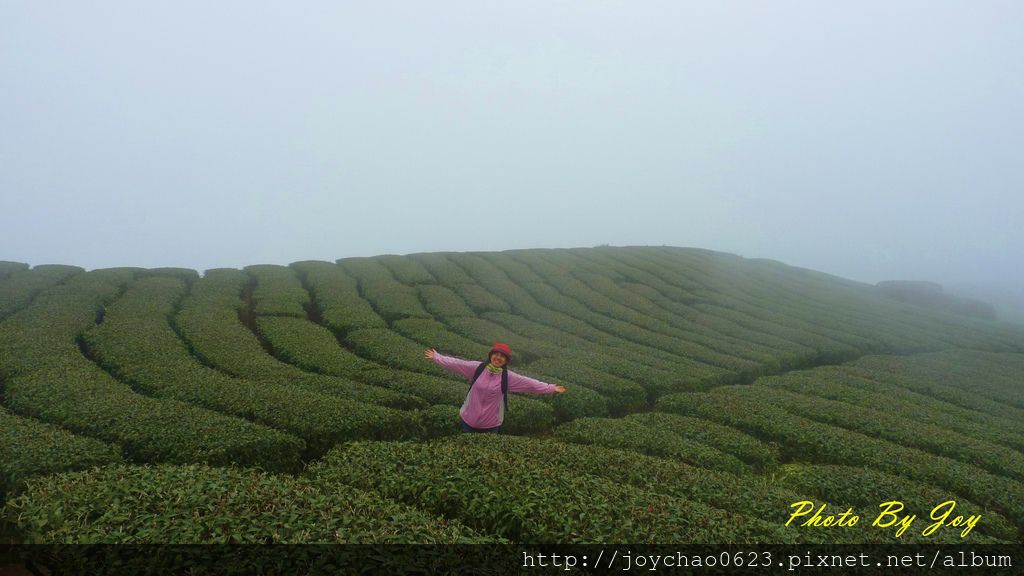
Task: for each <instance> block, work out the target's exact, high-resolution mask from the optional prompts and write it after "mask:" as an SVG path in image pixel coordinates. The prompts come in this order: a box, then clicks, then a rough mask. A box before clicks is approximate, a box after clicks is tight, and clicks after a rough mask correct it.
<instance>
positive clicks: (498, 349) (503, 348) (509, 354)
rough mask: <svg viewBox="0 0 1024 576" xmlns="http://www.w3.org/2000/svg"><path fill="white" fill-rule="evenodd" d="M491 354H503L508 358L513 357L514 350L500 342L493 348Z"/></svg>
mask: <svg viewBox="0 0 1024 576" xmlns="http://www.w3.org/2000/svg"><path fill="white" fill-rule="evenodd" d="M491 352H501V353H502V354H504V355H505V356H506V357H508V358H511V357H512V349H511V348H509V347H508V344H505V343H504V342H498V343H496V344H495V345H494V346H491ZM488 355H490V352H488Z"/></svg>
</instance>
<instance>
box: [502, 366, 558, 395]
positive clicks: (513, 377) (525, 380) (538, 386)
mask: <svg viewBox="0 0 1024 576" xmlns="http://www.w3.org/2000/svg"><path fill="white" fill-rule="evenodd" d="M508 391H509V392H519V393H524V394H554V393H555V392H558V393H559V394H561V393H563V392H565V387H564V386H555V385H554V384H548V383H547V382H541V381H540V380H535V379H533V378H530V377H528V376H523V375H522V374H517V373H515V372H513V371H511V370H509V371H508Z"/></svg>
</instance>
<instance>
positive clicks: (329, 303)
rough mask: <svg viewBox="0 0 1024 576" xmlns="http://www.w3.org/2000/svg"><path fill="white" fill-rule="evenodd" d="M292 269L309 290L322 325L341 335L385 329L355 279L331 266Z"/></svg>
mask: <svg viewBox="0 0 1024 576" xmlns="http://www.w3.org/2000/svg"><path fill="white" fill-rule="evenodd" d="M291 267H292V268H293V269H294V270H296V271H297V272H298V274H299V278H300V279H301V280H302V282H303V283H304V285H305V286H306V287H307V288H308V289H309V293H310V295H311V296H312V298H313V304H314V306H315V307H316V311H317V314H318V315H319V317H320V319H321V321H322V322H323V323H324V325H326V326H327V327H329V328H330V329H331V330H333V331H335V332H337V333H338V334H346V333H348V332H349V331H350V330H355V329H359V328H383V327H384V326H385V323H384V319H383V318H381V317H380V315H378V314H377V313H376V312H375V311H374V310H373V307H372V306H370V303H369V302H367V301H366V300H365V299H364V298H363V297H362V296H360V295H359V285H358V283H357V282H356V280H355V279H354V278H352V277H351V276H349V275H348V274H346V273H345V272H344V271H343V270H342V269H341V268H340V267H338V266H337V265H336V264H332V263H330V262H318V261H303V262H294V263H292V264H291Z"/></svg>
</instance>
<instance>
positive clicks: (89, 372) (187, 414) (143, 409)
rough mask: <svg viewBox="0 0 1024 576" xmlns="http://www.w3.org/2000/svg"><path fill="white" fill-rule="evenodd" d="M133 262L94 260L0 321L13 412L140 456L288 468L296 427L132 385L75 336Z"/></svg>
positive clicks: (298, 443)
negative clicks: (108, 265)
mask: <svg viewBox="0 0 1024 576" xmlns="http://www.w3.org/2000/svg"><path fill="white" fill-rule="evenodd" d="M137 272H138V269H104V270H93V271H91V272H87V273H84V274H81V275H78V276H75V277H74V278H72V279H70V280H69V281H68V282H67V283H66V284H64V285H61V286H57V287H55V288H52V289H50V290H47V291H46V292H44V293H42V294H40V296H39V297H37V298H36V299H35V301H33V303H32V304H31V305H30V306H29V307H28V308H26V309H24V310H22V311H21V312H18V313H17V314H15V315H13V316H12V317H10V318H8V319H7V320H6V321H5V322H3V323H0V357H2V358H3V359H4V360H3V362H0V372H2V374H0V375H2V377H3V378H4V403H5V405H6V406H7V407H8V408H10V410H11V411H12V412H15V413H17V414H20V415H23V416H28V417H33V418H36V419H39V420H41V421H44V422H47V423H51V424H56V425H58V426H61V427H63V428H65V429H67V430H69V431H71V432H73V433H75V434H81V435H84V436H90V437H94V438H98V439H100V440H103V441H106V442H110V443H113V444H118V445H120V446H121V447H122V448H123V449H124V455H125V456H126V457H127V458H129V459H132V460H135V461H140V462H176V463H188V462H200V463H208V464H214V465H224V464H232V463H234V464H241V465H252V466H256V465H258V466H263V467H265V468H268V469H279V470H294V469H296V468H297V467H298V466H299V463H300V460H299V455H300V454H301V452H302V450H303V448H304V443H303V442H302V440H300V439H298V438H295V437H294V436H291V435H288V434H283V433H281V432H278V431H276V430H272V429H270V428H266V427H263V426H257V425H255V424H252V423H249V422H246V421H245V420H242V419H239V418H232V417H229V416H223V415H220V414H217V413H214V412H210V411H208V410H204V409H202V408H198V407H195V406H192V405H190V404H185V403H182V402H177V401H171V400H161V399H156V398H151V397H148V396H141V395H139V394H136V393H135V392H134V391H133V390H132V389H131V388H129V387H128V386H127V385H126V384H123V383H121V382H118V381H117V380H114V379H113V378H111V376H110V375H109V374H107V373H106V372H104V371H103V370H102V369H100V368H99V367H98V366H97V365H96V364H94V363H93V362H91V361H90V360H89V359H88V358H86V357H85V356H83V354H82V351H81V350H80V348H79V344H78V341H77V340H76V338H77V337H78V336H79V335H80V334H81V333H82V332H83V331H85V330H86V329H87V328H89V327H91V326H94V325H95V322H96V319H97V312H98V311H99V310H100V309H101V306H103V304H104V303H106V302H110V301H111V300H113V299H114V298H116V297H117V295H118V293H119V292H120V291H121V289H122V287H123V286H124V285H125V284H126V283H128V282H129V281H130V280H131V279H132V278H133V277H134V276H135V274H136V273H137Z"/></svg>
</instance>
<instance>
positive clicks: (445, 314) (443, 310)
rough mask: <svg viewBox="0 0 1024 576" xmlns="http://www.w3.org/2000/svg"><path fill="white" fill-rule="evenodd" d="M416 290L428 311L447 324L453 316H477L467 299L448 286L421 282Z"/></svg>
mask: <svg viewBox="0 0 1024 576" xmlns="http://www.w3.org/2000/svg"><path fill="white" fill-rule="evenodd" d="M416 292H417V294H418V295H419V298H420V300H421V301H422V302H423V307H424V308H425V309H426V310H427V312H429V313H430V314H432V315H433V316H434V317H435V318H438V319H439V320H441V321H443V322H445V323H446V324H447V323H448V322H449V321H450V320H452V319H453V318H460V317H472V316H475V313H474V312H473V309H472V308H470V307H469V305H468V304H466V301H465V300H463V299H462V297H461V296H459V295H458V294H457V293H456V292H455V291H454V290H452V289H451V288H448V287H447V286H439V285H437V284H420V285H419V286H417V287H416Z"/></svg>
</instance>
